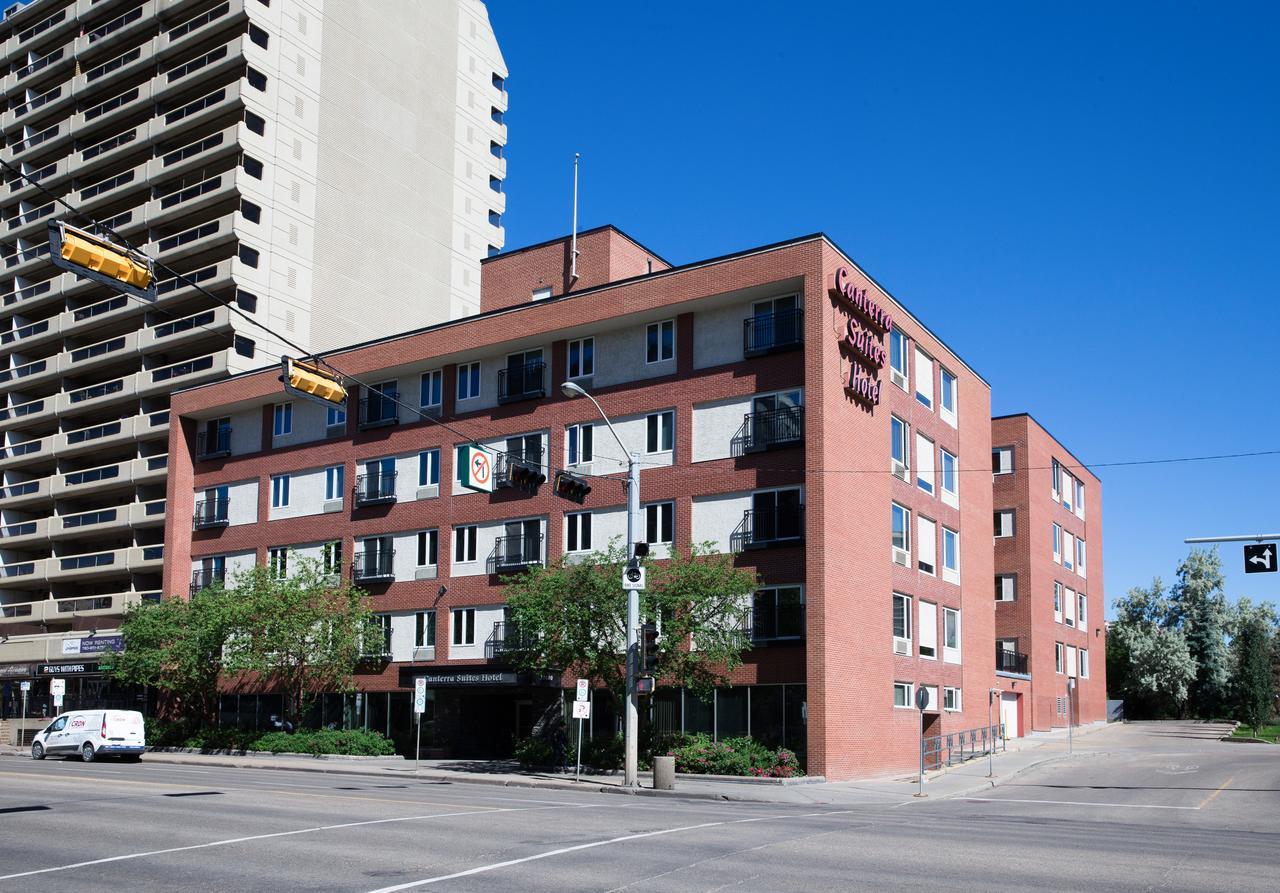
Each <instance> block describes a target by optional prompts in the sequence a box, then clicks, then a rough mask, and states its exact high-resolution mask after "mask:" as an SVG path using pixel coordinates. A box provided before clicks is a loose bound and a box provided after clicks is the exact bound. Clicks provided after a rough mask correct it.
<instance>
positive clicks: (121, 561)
mask: <svg viewBox="0 0 1280 893" xmlns="http://www.w3.org/2000/svg"><path fill="white" fill-rule="evenodd" d="M128 553H129V550H128V549H108V550H106V551H105V552H88V553H85V554H81V555H65V556H58V557H54V558H50V559H49V579H50V580H66V579H80V578H83V577H98V576H107V575H112V574H126V573H128V572H129V560H128Z"/></svg>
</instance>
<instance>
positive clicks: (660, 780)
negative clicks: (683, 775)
mask: <svg viewBox="0 0 1280 893" xmlns="http://www.w3.org/2000/svg"><path fill="white" fill-rule="evenodd" d="M675 787H676V758H675V757H654V758H653V789H654V790H655V791H674V790H675Z"/></svg>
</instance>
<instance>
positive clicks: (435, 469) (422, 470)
mask: <svg viewBox="0 0 1280 893" xmlns="http://www.w3.org/2000/svg"><path fill="white" fill-rule="evenodd" d="M439 484H440V449H439V447H436V448H435V449H430V450H423V451H422V452H421V453H418V486H419V487H433V486H439Z"/></svg>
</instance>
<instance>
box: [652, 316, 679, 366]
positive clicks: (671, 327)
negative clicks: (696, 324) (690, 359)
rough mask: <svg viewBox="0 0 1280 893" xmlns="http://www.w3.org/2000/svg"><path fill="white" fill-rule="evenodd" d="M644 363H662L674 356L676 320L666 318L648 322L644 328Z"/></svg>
mask: <svg viewBox="0 0 1280 893" xmlns="http://www.w3.org/2000/svg"><path fill="white" fill-rule="evenodd" d="M644 340H645V354H644V361H645V362H646V363H663V362H666V361H667V360H672V359H675V356H676V321H675V320H674V319H666V320H663V321H662V322H652V323H649V325H648V327H647V328H646V329H645V338H644Z"/></svg>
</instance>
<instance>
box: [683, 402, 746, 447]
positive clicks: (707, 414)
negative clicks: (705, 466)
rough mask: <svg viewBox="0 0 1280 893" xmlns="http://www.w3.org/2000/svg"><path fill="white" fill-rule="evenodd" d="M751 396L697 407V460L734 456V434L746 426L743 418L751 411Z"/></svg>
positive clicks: (695, 418)
mask: <svg viewBox="0 0 1280 893" xmlns="http://www.w3.org/2000/svg"><path fill="white" fill-rule="evenodd" d="M751 402H752V398H751V397H739V398H735V399H732V400H721V401H718V402H715V403H700V404H698V405H697V406H694V407H693V461H694V462H707V461H709V460H712V459H728V458H729V457H730V456H731V455H732V446H731V444H732V442H733V435H735V434H737V433H738V429H739V428H741V427H742V420H743V417H744V416H745V415H746V414H747V413H749V412H751Z"/></svg>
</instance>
